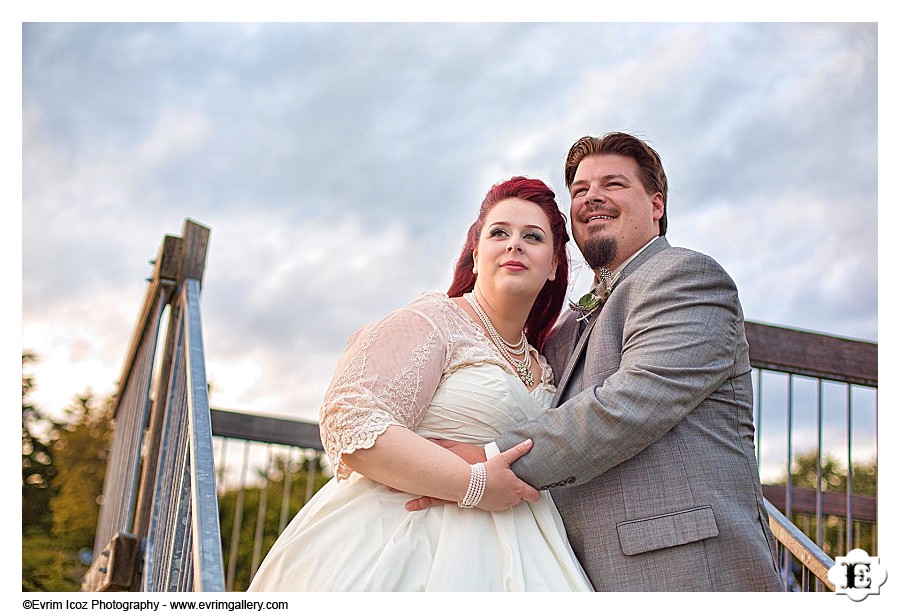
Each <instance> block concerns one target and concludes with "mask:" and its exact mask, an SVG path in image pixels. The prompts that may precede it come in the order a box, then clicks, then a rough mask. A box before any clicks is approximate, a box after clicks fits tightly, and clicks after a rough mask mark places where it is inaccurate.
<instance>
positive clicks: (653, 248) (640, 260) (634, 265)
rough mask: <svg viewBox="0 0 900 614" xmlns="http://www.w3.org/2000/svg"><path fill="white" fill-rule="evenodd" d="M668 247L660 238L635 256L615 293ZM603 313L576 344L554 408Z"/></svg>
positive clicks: (559, 385)
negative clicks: (637, 271)
mask: <svg viewBox="0 0 900 614" xmlns="http://www.w3.org/2000/svg"><path fill="white" fill-rule="evenodd" d="M668 247H669V242H668V241H667V240H666V238H665V237H660V238H658V239H657V240H656V241H654V242H653V243H651V244H650V245H648V246H647V247H646V248H645V249H644V251H642V252H641V253H640V254H638V255H637V256H635V257H634V260H632V261H631V262H629V263H628V265H627V266H626V267H625V268H624V269H622V273H621V275H620V276H619V281H618V282H616V285H615V286H614V287H613V292H615V291H616V290H615V289H616V288H617V287H619V286H620V285H622V283H623V282H624V281H625V279H627V277H628V276H629V275H631V274H632V273H633V272H634V271H636V270H637V269H638V268H639V267H640V266H641V265H642V264H644V263H645V262H647V261H648V260H650V258H652V257H653V256H655V255H656V254H658V253H659V252H661V251H663V250H664V249H666V248H668ZM602 312H603V310H602V309H601V310H600V313H598V314H597V316H596V317H593V318H591V321H590V322H588V325H587V326H585V327H584V332H583V333H582V334H581V337H579V338H578V342H577V343H576V344H575V347H574V349H573V350H572V356H571V357H570V358H569V360H568V362H567V363H566V368H565V370H564V371H563V374H562V377H560V378H559V381H558V382H557V384H556V395H555V396H554V397H553V405H554V406H556V405H559V402H560V399H562V395H563V392H564V391H565V389H566V386H568V385H569V378H570V377H571V375H572V371H573V370H574V369H575V365H576V364H578V361H579V360H581V355H582V354H583V353H584V349H585V347H587V342H588V339H589V338H590V336H591V331H593V329H594V325H595V324H596V323H597V320H599V319H600V317H601V314H602ZM575 319H576V318H572V320H573V321H574V320H575ZM577 331H578V327H577V325H576V327H575V332H576V334H577Z"/></svg>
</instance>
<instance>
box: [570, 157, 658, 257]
mask: <svg viewBox="0 0 900 614" xmlns="http://www.w3.org/2000/svg"><path fill="white" fill-rule="evenodd" d="M569 196H570V197H571V198H572V208H571V211H570V218H571V220H572V236H573V238H574V239H575V243H576V244H577V245H578V248H579V249H580V250H581V253H582V254H583V255H584V258H585V260H586V261H587V263H588V265H589V266H590V267H591V268H593V269H597V268H599V267H601V266H602V267H606V268H608V269H615V268H616V267H617V266H619V265H620V264H622V263H623V262H625V260H627V259H628V257H629V256H631V255H632V254H634V253H635V252H636V251H637V250H639V249H640V248H642V247H643V246H644V245H645V244H646V243H647V242H648V241H649V240H650V239H652V238H653V237H655V236H658V235H659V219H660V218H661V217H662V214H663V210H664V204H663V197H662V194H661V193H659V192H657V193H655V194H648V193H647V190H646V188H644V184H643V183H642V182H641V178H640V169H639V168H638V165H637V162H635V161H634V160H633V159H632V158H630V157H627V156H620V155H615V154H602V155H593V156H588V157H586V158H585V159H584V160H582V161H581V163H580V164H579V165H578V168H577V169H576V171H575V177H574V179H573V181H572V185H571V187H570V188H569Z"/></svg>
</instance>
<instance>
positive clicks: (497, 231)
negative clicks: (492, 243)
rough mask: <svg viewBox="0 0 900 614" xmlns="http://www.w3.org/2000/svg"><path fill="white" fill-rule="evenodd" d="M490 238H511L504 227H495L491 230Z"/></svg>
mask: <svg viewBox="0 0 900 614" xmlns="http://www.w3.org/2000/svg"><path fill="white" fill-rule="evenodd" d="M488 236H489V237H506V236H509V233H508V232H506V229H505V228H503V227H502V226H494V227H493V228H491V230H490V232H489V233H488Z"/></svg>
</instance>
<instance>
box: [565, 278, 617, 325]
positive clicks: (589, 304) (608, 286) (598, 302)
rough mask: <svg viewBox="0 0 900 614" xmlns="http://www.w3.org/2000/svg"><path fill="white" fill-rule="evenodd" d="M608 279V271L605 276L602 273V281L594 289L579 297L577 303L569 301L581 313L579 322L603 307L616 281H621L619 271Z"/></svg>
mask: <svg viewBox="0 0 900 614" xmlns="http://www.w3.org/2000/svg"><path fill="white" fill-rule="evenodd" d="M607 279H609V273H608V272H607V274H606V275H605V276H604V275H602V274H601V281H600V283H599V284H598V285H597V286H596V287H595V288H594V289H593V290H591V291H590V292H588V293H587V294H585V295H584V296H582V297H581V298H580V299H578V302H577V303H573V302H572V301H569V308H570V309H571V310H572V311H577V312H578V313H580V314H581V316H579V317H578V319H577V321H578V322H581V321H582V320H586V319H587V318H589V317H590V316H591V315H592V314H593V313H594V312H595V311H597V310H598V309H600V308H601V307H603V305H604V304H605V303H606V300H607V299H608V298H609V295H610V293H612V291H613V287H614V286H615V285H616V282H617V281H619V273H616V276H615V277H613V278H612V279H611V280H609V281H606V280H607Z"/></svg>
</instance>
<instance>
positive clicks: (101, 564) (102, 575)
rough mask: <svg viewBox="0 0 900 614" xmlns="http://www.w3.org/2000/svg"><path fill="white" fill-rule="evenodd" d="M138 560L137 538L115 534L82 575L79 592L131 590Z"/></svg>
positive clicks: (138, 547)
mask: <svg viewBox="0 0 900 614" xmlns="http://www.w3.org/2000/svg"><path fill="white" fill-rule="evenodd" d="M139 558H140V546H139V544H138V540H137V538H136V537H135V536H134V535H129V534H127V533H118V534H116V536H115V537H113V538H112V541H110V542H109V544H108V545H107V546H106V548H104V549H103V551H102V552H101V553H100V555H99V556H98V557H97V558H96V560H95V561H94V562H93V564H92V565H91V568H90V569H89V570H88V572H87V573H86V574H85V575H84V579H83V580H82V583H81V590H82V591H86V592H94V593H97V592H113V591H129V590H132V589H133V588H134V587H133V586H132V585H133V583H134V578H135V572H136V570H137V564H138V561H139Z"/></svg>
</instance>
